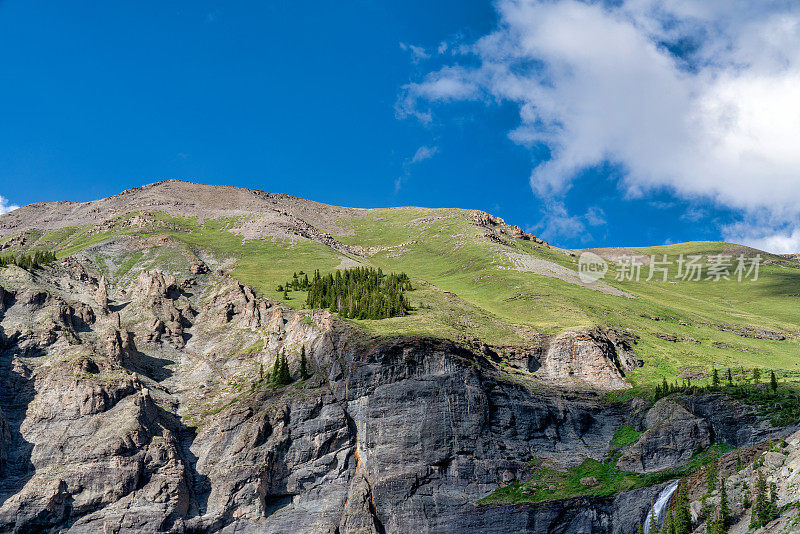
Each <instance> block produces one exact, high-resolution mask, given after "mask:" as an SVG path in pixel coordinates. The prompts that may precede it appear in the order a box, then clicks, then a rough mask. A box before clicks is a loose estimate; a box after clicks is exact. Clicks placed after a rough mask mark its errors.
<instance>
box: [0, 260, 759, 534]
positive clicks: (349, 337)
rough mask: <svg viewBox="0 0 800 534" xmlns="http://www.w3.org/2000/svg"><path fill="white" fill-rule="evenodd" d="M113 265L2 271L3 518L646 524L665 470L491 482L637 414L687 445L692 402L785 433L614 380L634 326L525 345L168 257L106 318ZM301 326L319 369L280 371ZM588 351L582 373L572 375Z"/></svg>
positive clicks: (717, 431) (350, 526)
mask: <svg viewBox="0 0 800 534" xmlns="http://www.w3.org/2000/svg"><path fill="white" fill-rule="evenodd" d="M188 261H191V260H187V266H186V268H185V269H183V270H182V271H181V272H183V273H184V275H186V274H187V273H189V272H190V271H191V269H190V268H189V263H188ZM76 273H77V274H76ZM48 277H51V278H48ZM65 277H69V282H70V284H71V285H67V284H63V285H60V286H59V285H56V283H55V282H56V281H59V283H60V282H61V281H63V280H65ZM81 278H82V280H81ZM98 278H100V276H99V275H98V273H97V272H96V271H95V270H93V269H91V267H90V266H89V267H86V266H84V267H79V266H78V265H76V264H74V263H70V262H65V264H63V265H54V266H53V268H52V270H50V271H46V272H45V271H43V272H41V273H39V279H38V280H37V281H36V283H33V282H31V281H23V282H20V283H19V284H18V285H16V286H13V287H9V288H7V289H4V291H5V292H6V293H5V294H6V295H13V296H12V297H8V298H7V299H5V302H6V304H7V305H6V309H5V311H4V313H3V315H2V316H0V327H2V332H4V336H5V337H4V338H3V345H2V347H0V408H1V409H2V413H3V414H4V416H0V464H2V465H1V466H0V468H3V469H4V474H3V475H2V476H0V531H3V532H5V531H12V532H13V531H18V532H28V531H34V532H37V531H39V532H41V531H46V532H50V531H52V532H70V533H94V532H120V533H122V532H131V533H132V532H171V533H190V532H231V533H233V532H236V533H256V532H258V533H260V532H275V533H277V532H309V533H326V534H332V533H334V532H337V531H338V532H340V533H355V532H360V533H387V532H430V533H447V532H465V533H470V532H498V533H499V532H507V531H514V532H531V533H536V534H545V533H547V534H549V533H551V532H559V533H565V534H567V533H570V534H578V533H587V532H589V533H591V532H596V533H601V532H602V533H607V532H613V533H616V534H632V533H633V531H634V530H635V527H636V525H637V524H638V522H639V521H641V520H642V519H643V517H644V514H646V512H647V509H648V507H649V504H650V502H651V500H652V499H653V497H654V496H655V495H656V494H657V493H658V491H659V490H660V487H659V486H656V487H653V488H640V489H638V490H635V491H632V492H624V493H621V494H618V495H616V496H611V497H602V498H599V497H597V498H595V497H579V498H574V499H566V500H559V501H551V502H544V503H536V504H519V505H507V506H506V505H478V504H477V503H478V501H480V499H482V498H483V497H485V496H487V495H489V494H490V493H492V492H494V491H496V490H497V489H499V488H501V487H503V486H506V485H509V484H514V483H515V482H520V481H525V480H527V479H528V478H529V477H530V476H531V469H532V468H531V465H532V464H531V460H532V459H533V457H536V458H539V459H542V460H545V461H547V462H548V463H552V464H554V465H557V466H561V467H564V468H568V467H572V466H575V465H578V464H580V463H581V462H582V461H584V460H585V459H586V458H595V459H598V460H602V459H603V458H604V457H605V456H606V454H607V452H608V443H609V442H610V441H611V438H612V436H613V435H614V433H615V430H616V429H617V428H618V426H619V424H620V422H622V421H626V422H630V423H631V424H636V425H639V424H640V425H641V426H640V428H647V432H645V434H643V436H644V435H648V432H649V433H650V434H649V435H648V440H650V441H647V440H645V441H642V443H641V444H639V443H637V444H634V445H632V446H631V448H630V449H631V450H633V449H635V448H636V447H639V448H640V449H643V448H646V447H650V446H651V445H650V443H651V441H652V443H654V444H655V445H653V449H654V451H655V452H654V453H653V454H655V455H659V454H662V448H666V449H668V450H670V451H671V452H670V454H672V457H671V458H672V460H671V461H675V462H677V461H681V459H683V458H684V454H683V453H684V447H683V446H676V447H673V448H672V449H669V447H666V446H664V444H663V443H664V442H666V441H669V439H670V436H671V437H672V438H674V439H676V440H678V439H681V434H680V431H681V430H680V429H679V428H673V427H678V426H681V425H685V424H687V422H691V423H693V424H695V425H696V426H697V428H698V429H703V428H705V429H706V431H707V432H706V434H707V435H708V436H707V437H708V439H711V438H710V436H711V435H714V436H717V437H716V438H715V439H719V438H718V436H727V435H728V434H730V437H731V438H735V439H737V440H742V441H747V440H752V439H756V438H757V437H758V436H763V435H765V434H763V433H762V430H761V427H759V426H758V425H759V424H760V419H758V417H757V416H756V415H755V414H754V415H753V417H754V419H753V421H752V423H753V425H751V427H752V428H751V430H750V431H749V434H747V435H745V434H746V433H745V432H744V431H742V430H735V429H733V428H732V427H731V426H730V423H731V421H729V420H728V419H727V418H726V416H723V415H721V414H713V413H711V412H713V411H714V406H715V402H716V405H717V406H723V408H722V409H721V410H727V409H728V408H724V407H725V406H728V405H727V404H724V403H722V402H721V401H719V400H718V401H714V400H712V399H706V400H702V399H699V398H698V399H695V400H692V401H687V402H692V403H694V404H689V406H688V407H682V406H681V405H679V404H675V405H669V404H667V403H666V402H664V403H661V404H659V405H657V406H656V407H654V408H652V409H651V410H649V411H648V412H647V414H646V415H644V414H643V413H640V412H644V410H645V409H644V408H643V407H642V406H640V405H639V404H641V403H639V404H636V405H634V404H631V405H627V404H615V403H608V402H606V401H604V399H603V396H602V392H601V391H596V390H595V389H596V388H597V387H600V388H601V389H607V388H609V387H625V386H626V385H627V384H626V383H625V381H624V372H625V371H626V370H628V369H631V368H633V367H635V366H636V365H638V364H639V363H638V361H637V360H636V358H634V357H633V354H632V353H633V345H634V343H635V342H636V338H635V337H634V336H632V335H630V334H629V333H628V332H625V331H621V330H614V329H606V328H600V329H592V330H590V331H583V332H571V333H566V334H563V335H561V336H557V337H556V338H555V339H552V340H547V339H546V338H544V337H543V338H542V343H541V345H539V346H536V347H526V348H513V349H512V348H508V347H506V348H494V347H490V346H488V345H485V344H482V343H479V342H475V343H455V342H450V341H443V340H436V339H418V338H408V339H395V340H380V341H379V340H374V339H366V340H365V339H364V338H363V337H358V336H355V335H353V332H352V331H351V328H350V326H349V325H348V323H346V322H342V321H339V320H338V319H337V318H336V316H335V315H333V314H331V313H330V312H327V311H308V310H301V311H295V310H291V309H288V308H286V307H282V306H281V305H280V304H278V303H275V302H270V301H267V300H265V299H263V298H260V297H259V296H258V295H256V294H255V293H254V291H253V290H252V289H250V288H249V287H247V286H245V285H243V284H240V283H239V282H237V281H236V280H234V279H232V278H231V277H230V276H226V275H224V273H223V274H220V273H204V275H203V276H190V277H189V278H187V279H182V280H178V279H176V278H175V277H173V276H169V275H165V274H164V273H160V272H157V271H151V272H144V273H141V274H140V275H139V276H138V278H137V279H136V280H135V282H133V284H132V285H130V286H129V288H128V294H129V295H130V298H131V300H130V301H125V302H119V301H115V306H114V309H115V310H116V311H114V312H112V313H110V314H109V315H107V316H104V317H103V318H102V319H101V320H91V314H90V313H89V312H90V311H92V313H94V314H95V315H97V316H100V314H101V313H102V312H101V311H100V310H101V308H102V299H100V300H101V301H98V300H97V299H95V298H94V296H96V291H97V287H98V286H97V285H95V282H92V280H96V279H98ZM3 285H4V286H6V285H7V284H6V280H5V278H4V279H3ZM111 287H117V286H115V285H114V284H112V285H111ZM12 292H13V293H12ZM120 294H121V292H117V293H115V295H116V296H117V297H119V295H120ZM19 295H22V298H20V297H19ZM65 332H69V335H70V336H72V337H71V338H70V339H71V340H72V341H71V342H70V341H69V339H67V337H65V336H67V334H66V333H65ZM44 335H48V336H50V337H51V338H48V339H44V338H43V337H42V336H44ZM301 348H302V349H304V350H305V352H306V356H307V361H308V366H309V368H310V369H311V371H312V373H313V376H312V377H311V378H310V379H308V380H305V381H302V382H301V381H296V382H295V383H293V384H291V385H289V386H286V387H282V388H277V387H274V386H273V385H272V384H270V383H269V381H267V380H264V379H263V378H264V369H267V371H268V370H269V369H270V368H271V365H274V362H275V359H276V355H277V354H279V353H281V354H286V357H287V360H288V363H289V367H290V372H292V373H294V374H295V375H296V373H297V370H298V367H299V354H300V350H301ZM30 355H35V356H37V357H35V358H31V357H27V356H30ZM509 361H511V362H515V367H516V368H514V367H509V366H507V365H506V364H507V363H508V362H509ZM537 366H541V367H540V368H539V367H537ZM569 367H572V368H573V375H572V376H573V378H575V379H580V384H579V385H580V386H581V387H574V388H573V387H569V384H570V383H569V381H565V380H563V379H562V374H561V373H564V372H565V370H566V369H567V368H569ZM542 369H544V371H542ZM551 378H552V379H553V380H551ZM586 386H591V387H586ZM635 407H638V410H637V409H635ZM730 409H738V408H737V407H736V405H730ZM681 410H683V412H681ZM659 414H661V415H659ZM687 414H688V415H687ZM640 419H641V421H640ZM3 422H5V425H4V423H3ZM703 425H705V426H703ZM4 429H5V430H4ZM764 431H766V429H764ZM690 437H691V439H693V440H694V442H693V443H694V444H695V445H696V444H697V443H699V442H702V439H699V438H700V437H702V433H701V432H699V430H698V432H697V433H696V435H693V436H690ZM659 443H661V445H659ZM4 451H5V453H4ZM624 452H625V454H629V456H631V457H632V458H635V457H636V455H635V454H634V453H632V452H630V451H628V450H625V451H624ZM770 462H772V460H770ZM641 463H642V466H643V468H646V469H650V468H652V465H651V459H650V458H645V459H643V460H641ZM772 463H774V462H772ZM772 463H770V465H772ZM583 483H585V484H587V486H586V487H587V491H591V488H592V487H593V486H594V485H595V484H598V482H597V481H596V480H594V481H593V480H589V479H586V480H584V481H583Z"/></svg>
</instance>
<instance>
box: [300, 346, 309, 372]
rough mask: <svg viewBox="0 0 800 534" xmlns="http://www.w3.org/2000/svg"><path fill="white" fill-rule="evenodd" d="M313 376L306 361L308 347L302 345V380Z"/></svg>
mask: <svg viewBox="0 0 800 534" xmlns="http://www.w3.org/2000/svg"><path fill="white" fill-rule="evenodd" d="M310 376H311V374H310V373H309V372H308V364H307V363H306V347H305V345H303V346H301V347H300V380H306V379H308V378H309V377H310Z"/></svg>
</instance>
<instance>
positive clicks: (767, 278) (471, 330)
mask: <svg viewBox="0 0 800 534" xmlns="http://www.w3.org/2000/svg"><path fill="white" fill-rule="evenodd" d="M360 213H364V215H363V216H362V215H359V216H357V217H355V218H351V219H347V220H344V221H341V222H340V225H341V226H342V228H343V230H344V232H343V235H338V236H334V237H335V238H336V239H338V240H339V241H341V242H342V243H345V244H348V245H357V246H360V247H365V248H366V247H369V250H370V254H369V255H368V256H366V257H361V258H357V259H358V260H359V261H360V262H361V263H362V264H365V265H370V266H373V267H380V268H382V269H383V271H384V272H391V271H394V272H401V271H402V272H406V273H408V274H409V276H410V277H411V278H412V283H413V284H414V287H415V290H414V291H413V292H411V293H410V294H409V299H410V300H411V304H412V305H413V306H414V307H415V310H413V311H412V313H411V314H410V315H408V316H406V317H396V318H392V319H384V320H379V321H351V322H352V323H354V324H357V325H358V327H359V328H361V329H362V330H364V331H365V332H367V333H368V334H370V335H375V336H380V337H394V336H399V335H422V336H436V337H446V338H461V337H464V336H466V337H474V338H479V339H482V340H484V341H486V342H488V343H490V344H495V345H519V344H526V343H531V342H534V341H535V339H536V338H535V334H536V333H537V332H538V333H543V334H555V333H558V332H561V331H563V330H567V329H577V328H586V327H590V326H592V325H596V324H602V325H609V326H616V327H619V328H626V329H629V330H630V331H632V332H633V333H635V334H636V335H637V336H639V343H638V344H637V346H636V355H637V357H639V358H641V359H643V360H644V361H645V363H646V365H645V366H644V367H642V368H640V369H638V370H636V371H633V372H631V373H629V374H628V379H629V380H630V382H631V383H632V384H633V385H634V386H635V390H634V391H635V392H637V393H638V392H640V391H648V390H651V389H652V388H653V386H654V385H655V384H657V383H659V382H660V381H661V380H662V378H664V377H666V378H668V379H669V380H672V379H674V378H675V377H676V376H677V375H678V374H679V373H681V372H682V370H683V369H684V368H685V367H687V366H701V367H707V368H711V367H712V366H717V367H728V366H745V367H749V368H751V367H770V368H775V369H784V370H787V371H791V370H798V369H800V341H799V340H798V336H797V335H795V336H794V337H791V338H790V339H787V340H784V341H770V340H765V339H750V338H747V337H742V336H740V335H737V334H736V333H734V332H730V331H725V330H724V328H726V325H740V326H746V325H752V326H755V327H759V328H766V329H770V330H778V331H783V332H789V333H795V334H797V333H798V330H800V328H798V326H797V325H798V324H800V297H798V296H797V294H798V293H800V290H798V289H797V288H800V262H797V261H790V260H787V259H785V258H781V257H778V256H772V255H765V259H766V260H767V264H765V265H764V266H763V267H762V269H761V273H760V279H759V280H758V281H756V282H746V283H742V284H739V283H736V282H724V281H723V282H719V283H714V282H708V281H701V282H674V283H673V282H668V283H662V282H655V281H652V282H645V281H644V280H641V281H639V282H632V281H620V282H617V281H615V280H614V276H615V274H616V271H615V269H614V268H612V269H611V270H610V271H609V274H608V276H607V277H606V281H607V282H608V283H609V284H610V285H612V286H615V287H618V288H619V289H621V290H624V291H627V292H629V293H630V294H632V295H635V297H636V298H633V299H631V298H626V297H623V296H614V295H608V294H604V293H601V292H598V291H593V290H590V289H586V288H582V287H579V286H577V285H574V284H570V283H568V282H565V281H562V280H559V279H557V278H553V277H548V276H542V275H537V274H533V273H530V272H519V271H517V270H514V269H513V268H512V267H513V265H512V263H511V261H510V260H509V258H508V256H507V253H508V252H514V253H517V254H527V255H530V256H532V257H534V258H537V259H539V260H546V261H549V262H553V263H555V264H558V265H561V266H563V267H568V268H572V269H574V268H575V266H576V262H577V260H576V258H574V257H571V256H569V255H567V254H564V253H562V252H560V251H557V250H554V249H551V248H548V247H546V246H541V245H537V244H535V243H533V242H530V241H523V240H514V239H511V238H508V239H507V241H508V243H509V245H508V246H504V245H500V244H498V243H495V242H492V241H490V240H489V239H487V238H486V237H485V236H484V234H485V233H486V229H484V228H481V227H478V226H476V225H474V224H473V223H472V222H471V221H470V212H468V211H465V210H459V209H426V208H394V209H375V210H366V211H365V212H360ZM134 215H136V214H135V213H130V214H126V215H123V216H120V217H119V218H118V219H117V220H116V221H115V224H112V225H110V226H108V227H107V229H105V230H103V231H99V232H98V231H96V230H95V229H93V228H90V227H82V228H72V229H63V230H55V231H50V232H44V233H42V232H39V233H38V234H37V233H36V232H28V233H27V237H28V239H29V240H34V242H35V243H46V245H47V246H48V247H53V246H55V247H56V249H57V252H58V254H59V256H62V257H63V256H66V255H69V254H73V253H75V252H77V251H80V250H84V249H86V248H87V247H91V246H93V245H97V244H99V243H102V242H104V241H105V240H107V239H109V238H111V237H113V236H115V235H128V236H134V237H138V238H139V239H140V240H142V241H144V242H147V240H153V241H155V239H156V238H157V237H158V236H167V237H168V238H170V239H171V240H172V242H173V243H178V244H180V246H182V247H184V249H183V251H182V252H181V251H180V250H177V249H171V250H174V251H175V252H171V253H170V254H172V256H171V257H166V256H165V257H164V258H163V259H157V258H154V255H153V254H154V253H152V252H151V253H150V254H145V255H144V256H143V257H141V258H139V259H135V257H129V258H127V259H126V260H125V261H124V262H123V263H122V265H120V266H119V267H118V271H117V273H116V274H117V275H118V276H122V275H124V274H127V273H128V272H130V271H131V270H133V269H134V268H135V266H136V265H140V264H143V263H144V262H148V263H147V265H150V266H158V265H159V262H163V263H164V266H165V267H164V268H169V269H173V268H177V267H176V266H178V265H180V264H181V262H184V263H185V259H183V258H182V256H184V255H188V253H189V252H188V251H190V250H193V249H203V250H206V251H208V252H210V253H212V254H213V255H214V256H215V257H216V258H218V259H219V260H221V261H225V260H230V261H231V262H232V264H233V273H232V274H233V275H234V276H235V277H237V278H239V279H240V280H241V281H242V282H243V283H246V284H248V285H250V286H251V287H253V288H254V289H255V290H256V291H257V292H258V293H260V294H261V295H264V296H266V297H269V298H272V299H275V300H281V298H282V294H281V293H279V292H278V291H277V290H276V287H277V285H278V284H282V283H284V282H285V281H286V280H287V279H288V278H290V277H291V276H292V273H294V272H296V271H301V270H302V271H305V272H307V273H309V272H313V270H314V269H319V270H320V271H321V272H322V273H326V272H330V271H332V270H334V269H336V268H337V267H338V266H340V265H341V264H342V261H343V260H345V259H347V256H346V255H344V254H342V253H341V252H338V251H336V250H333V249H331V248H328V247H327V246H325V245H322V244H320V243H317V242H314V241H310V240H307V239H304V238H299V237H292V238H272V237H268V238H264V239H253V240H243V239H242V237H241V236H239V235H237V234H235V233H234V232H232V231H231V230H233V229H235V228H236V227H238V226H239V225H241V223H242V222H243V220H244V219H243V218H229V219H205V220H203V221H202V222H201V221H199V220H198V219H196V218H183V217H173V216H169V215H166V214H164V213H161V212H140V213H138V215H140V216H141V217H144V218H146V219H147V220H148V221H149V222H148V224H147V225H146V226H145V227H143V228H140V227H138V226H130V225H128V226H125V224H124V223H125V221H126V220H127V219H129V218H131V217H133V216H134ZM37 246H38V245H37ZM155 248H158V247H154V249H155ZM163 248H165V249H167V248H170V247H163ZM633 251H634V252H636V253H639V254H644V255H649V254H657V255H660V254H670V255H672V256H676V255H678V254H697V253H702V254H715V253H720V252H725V251H731V245H728V244H725V243H718V242H698V243H685V244H679V245H669V246H663V247H649V248H637V249H633ZM603 253H604V252H602V251H601V254H603ZM734 253H736V250H734ZM165 254H166V252H165ZM675 270H676V266H675V265H673V266H672V271H671V272H672V274H675ZM112 274H113V273H112ZM643 274H644V275H645V276H644V277H643V278H646V274H647V268H646V267H645V268H644V272H643ZM305 299H306V295H305V292H292V293H290V300H288V301H284V303H285V304H287V305H289V306H292V307H295V308H301V307H302V306H303V305H304V303H305ZM653 317H657V318H659V319H660V320H658V321H655V320H653V319H652V318H653ZM681 323H685V324H681ZM667 335H672V336H677V337H679V338H686V339H687V340H688V339H691V340H695V341H697V342H699V343H694V342H690V341H683V342H678V343H673V342H670V341H667V340H665V339H662V337H659V336H667Z"/></svg>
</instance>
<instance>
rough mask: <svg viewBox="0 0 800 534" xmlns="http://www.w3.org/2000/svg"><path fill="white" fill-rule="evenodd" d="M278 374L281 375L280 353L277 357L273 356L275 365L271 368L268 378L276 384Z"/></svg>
mask: <svg viewBox="0 0 800 534" xmlns="http://www.w3.org/2000/svg"><path fill="white" fill-rule="evenodd" d="M280 374H281V353H280V352H279V353H278V355H277V356H275V364H274V365H273V366H272V372H271V373H270V374H269V378H270V380H272V381H273V382H278V378H279V377H280Z"/></svg>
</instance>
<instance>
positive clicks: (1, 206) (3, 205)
mask: <svg viewBox="0 0 800 534" xmlns="http://www.w3.org/2000/svg"><path fill="white" fill-rule="evenodd" d="M17 208H19V206H15V205H14V204H9V203H8V199H7V198H6V197H4V196H2V195H0V215H3V214H4V213H8V212H9V211H14V210H15V209H17Z"/></svg>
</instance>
